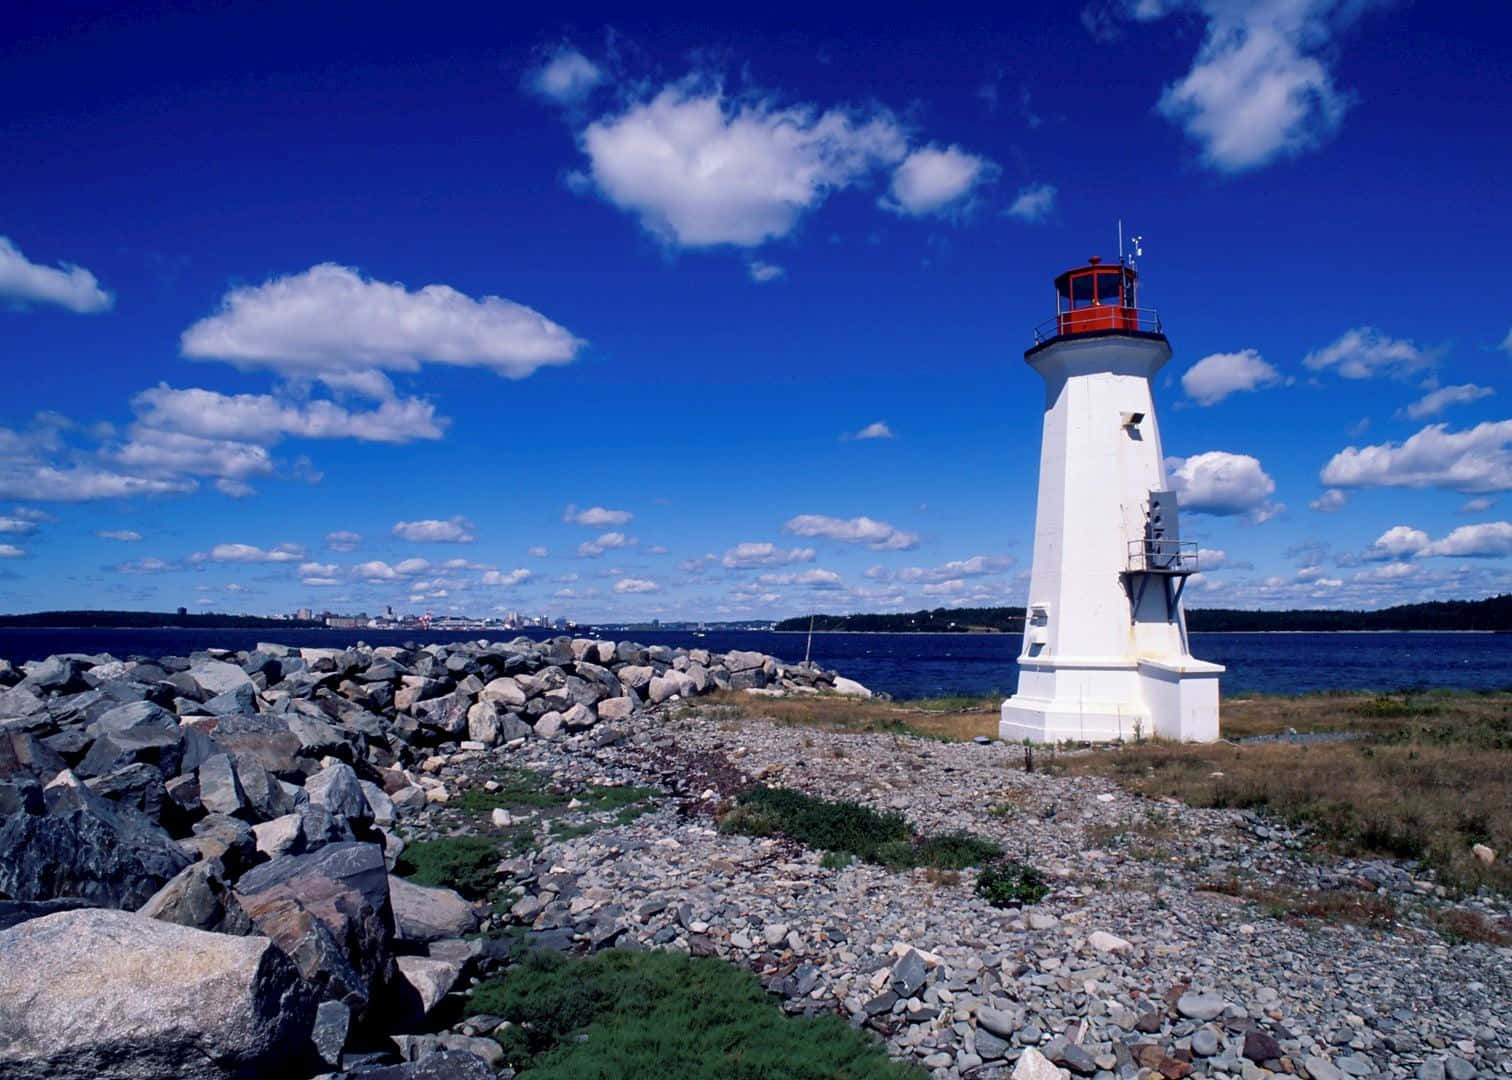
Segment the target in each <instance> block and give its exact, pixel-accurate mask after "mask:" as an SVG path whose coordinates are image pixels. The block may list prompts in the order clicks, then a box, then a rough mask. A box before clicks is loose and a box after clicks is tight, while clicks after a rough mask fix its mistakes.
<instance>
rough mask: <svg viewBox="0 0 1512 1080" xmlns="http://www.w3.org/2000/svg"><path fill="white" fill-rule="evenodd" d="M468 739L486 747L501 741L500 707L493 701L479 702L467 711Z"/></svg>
mask: <svg viewBox="0 0 1512 1080" xmlns="http://www.w3.org/2000/svg"><path fill="white" fill-rule="evenodd" d="M467 737H468V738H469V739H472V740H474V741H476V742H480V743H482V744H483V745H484V746H493V745H495V744H496V743H498V741H499V707H498V706H497V705H496V704H494V703H493V702H492V701H479V702H478V703H477V704H475V705H473V706H472V707H471V708H469V709H468V710H467Z"/></svg>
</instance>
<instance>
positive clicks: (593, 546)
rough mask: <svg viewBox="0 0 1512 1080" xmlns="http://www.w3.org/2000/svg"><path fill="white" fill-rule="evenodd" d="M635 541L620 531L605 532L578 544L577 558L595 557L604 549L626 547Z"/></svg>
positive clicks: (611, 549)
mask: <svg viewBox="0 0 1512 1080" xmlns="http://www.w3.org/2000/svg"><path fill="white" fill-rule="evenodd" d="M633 543H635V541H634V540H633V539H632V538H630V537H628V536H626V535H625V534H624V533H622V532H606V533H604V534H603V535H601V536H599V537H598V538H597V539H594V540H585V541H583V542H582V543H581V544H579V545H578V549H577V553H578V557H579V558H583V559H596V558H598V557H599V556H600V555H602V554H603V553H604V552H606V551H613V550H615V549H616V548H622V547H628V546H629V545H631V544H633Z"/></svg>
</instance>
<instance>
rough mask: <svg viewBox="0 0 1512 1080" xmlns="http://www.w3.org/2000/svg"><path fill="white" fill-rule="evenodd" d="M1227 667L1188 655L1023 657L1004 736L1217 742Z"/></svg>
mask: <svg viewBox="0 0 1512 1080" xmlns="http://www.w3.org/2000/svg"><path fill="white" fill-rule="evenodd" d="M1223 670H1224V669H1223V667H1222V666H1221V665H1219V664H1209V663H1207V662H1205V661H1202V660H1196V659H1193V658H1192V657H1189V656H1184V657H1177V658H1171V659H1160V660H1157V659H1152V658H1135V659H1125V658H1123V657H1108V658H1100V657H1062V658H1059V659H1057V660H1040V659H1030V658H1027V657H1024V658H1020V660H1019V692H1018V693H1016V694H1014V696H1013V697H1011V698H1009V699H1008V700H1007V701H1005V702H1003V708H1002V714H1001V719H1000V720H999V722H998V738H1000V739H1002V740H1004V741H1005V742H1023V741H1024V740H1025V739H1028V740H1029V741H1030V742H1032V743H1051V742H1061V741H1064V740H1067V739H1070V740H1073V741H1076V742H1112V741H1114V740H1115V739H1135V738H1151V737H1156V738H1162V739H1172V740H1175V741H1178V742H1213V741H1215V740H1216V739H1217V738H1218V676H1219V675H1220V674H1221V673H1222V672H1223Z"/></svg>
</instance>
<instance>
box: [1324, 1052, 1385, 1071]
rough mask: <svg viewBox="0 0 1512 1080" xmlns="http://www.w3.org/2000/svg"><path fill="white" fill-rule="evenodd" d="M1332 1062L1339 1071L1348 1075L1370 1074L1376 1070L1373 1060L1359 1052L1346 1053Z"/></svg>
mask: <svg viewBox="0 0 1512 1080" xmlns="http://www.w3.org/2000/svg"><path fill="white" fill-rule="evenodd" d="M1334 1064H1335V1065H1337V1066H1338V1067H1339V1070H1340V1071H1341V1072H1343V1073H1345V1074H1347V1075H1349V1076H1370V1075H1371V1074H1372V1073H1374V1072H1375V1071H1376V1066H1375V1062H1373V1061H1371V1060H1370V1059H1369V1058H1367V1057H1363V1056H1361V1055H1359V1054H1346V1055H1345V1056H1344V1057H1341V1058H1338V1059H1336V1060H1335V1061H1334Z"/></svg>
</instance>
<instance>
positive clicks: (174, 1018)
mask: <svg viewBox="0 0 1512 1080" xmlns="http://www.w3.org/2000/svg"><path fill="white" fill-rule="evenodd" d="M102 973H108V975H109V977H108V978H102V977H101V975H102ZM314 1015H315V1001H314V998H313V995H312V994H311V992H310V989H309V987H308V986H307V985H306V983H305V982H304V981H303V980H302V979H300V978H299V973H298V972H297V971H296V970H295V967H294V965H293V964H292V963H291V962H290V961H289V959H288V958H287V957H286V956H284V954H283V953H282V952H280V951H279V950H278V949H277V948H275V947H274V945H273V944H272V943H271V942H269V941H268V940H267V939H266V938H260V937H234V936H230V935H226V934H209V933H205V932H204V931H201V930H194V929H191V928H189V927H184V926H178V925H175V924H172V923H166V922H158V921H156V920H153V919H149V918H146V917H145V916H142V915H135V914H132V913H130V912H124V911H108V910H101V909H86V910H80V911H68V912H63V913H61V914H57V915H49V916H47V917H45V918H41V919H33V920H31V921H30V922H26V923H23V924H22V925H20V926H17V927H14V928H13V929H10V930H6V931H4V932H0V1072H3V1073H4V1075H5V1076H7V1077H10V1078H13V1080H85V1078H91V1080H98V1078H123V1080H125V1078H130V1080H137V1078H145V1077H156V1076H173V1077H179V1078H187V1080H201V1078H204V1080H211V1078H214V1080H222V1078H224V1077H227V1076H252V1075H272V1074H276V1073H280V1072H283V1071H285V1070H287V1069H291V1068H293V1067H294V1064H295V1061H296V1060H297V1058H298V1057H299V1056H300V1055H301V1053H302V1051H303V1048H304V1046H305V1045H306V1043H307V1042H308V1040H309V1035H310V1031H311V1027H312V1024H313V1021H314Z"/></svg>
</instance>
